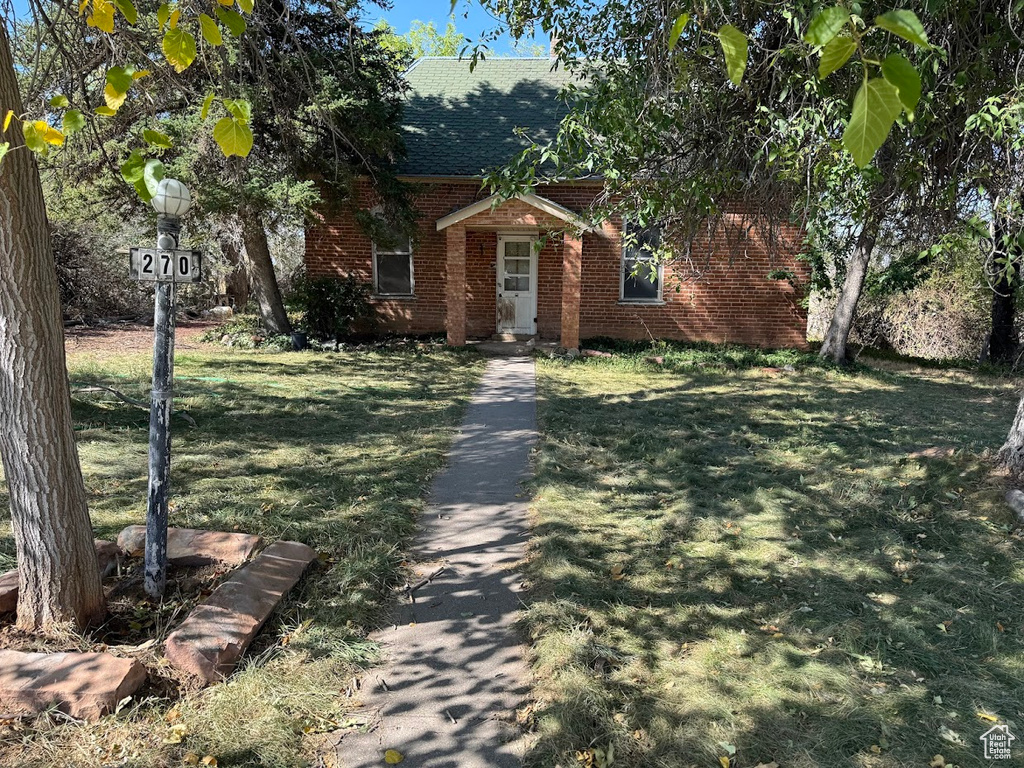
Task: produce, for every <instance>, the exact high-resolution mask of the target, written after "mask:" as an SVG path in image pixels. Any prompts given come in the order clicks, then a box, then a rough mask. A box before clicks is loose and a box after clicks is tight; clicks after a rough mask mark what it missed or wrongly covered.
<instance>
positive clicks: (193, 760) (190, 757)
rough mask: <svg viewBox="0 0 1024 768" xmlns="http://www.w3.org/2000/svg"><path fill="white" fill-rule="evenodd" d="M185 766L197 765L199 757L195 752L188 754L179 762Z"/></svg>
mask: <svg viewBox="0 0 1024 768" xmlns="http://www.w3.org/2000/svg"><path fill="white" fill-rule="evenodd" d="M181 761H182V762H183V763H184V764H185V765H199V755H197V754H196V753H195V752H189V753H188V754H186V755H185V757H183V758H182V760H181Z"/></svg>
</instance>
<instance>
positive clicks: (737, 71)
mask: <svg viewBox="0 0 1024 768" xmlns="http://www.w3.org/2000/svg"><path fill="white" fill-rule="evenodd" d="M718 41H719V42H720V43H721V44H722V53H724V54H725V69H726V71H727V72H728V73H729V79H730V80H732V82H733V85H739V84H740V83H741V82H743V73H744V72H746V71H747V36H746V35H744V34H743V33H742V32H740V31H739V30H738V29H736V27H734V26H733V25H732V24H726V25H725V26H724V27H722V28H721V29H720V30H718Z"/></svg>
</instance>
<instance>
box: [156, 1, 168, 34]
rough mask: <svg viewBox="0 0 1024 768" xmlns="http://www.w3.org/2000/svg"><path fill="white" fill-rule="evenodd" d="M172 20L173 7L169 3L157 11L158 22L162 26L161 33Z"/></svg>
mask: <svg viewBox="0 0 1024 768" xmlns="http://www.w3.org/2000/svg"><path fill="white" fill-rule="evenodd" d="M170 18H171V6H170V5H169V4H168V3H164V4H163V5H161V6H160V7H159V8H157V11H156V20H157V23H158V24H160V31H161V32H163V31H164V27H166V26H167V20H168V19H170Z"/></svg>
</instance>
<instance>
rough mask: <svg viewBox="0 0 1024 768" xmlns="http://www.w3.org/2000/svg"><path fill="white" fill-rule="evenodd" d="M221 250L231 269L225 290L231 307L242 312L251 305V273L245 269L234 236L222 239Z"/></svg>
mask: <svg viewBox="0 0 1024 768" xmlns="http://www.w3.org/2000/svg"><path fill="white" fill-rule="evenodd" d="M220 249H221V253H223V254H224V260H225V261H226V262H227V263H228V266H229V267H231V271H230V272H229V273H228V276H227V278H226V280H225V281H224V282H225V286H224V288H225V290H226V292H227V295H228V298H229V299H230V300H231V305H232V306H233V307H234V309H235V310H236V311H241V310H242V309H244V308H245V305H246V304H248V303H249V271H248V270H247V269H246V268H245V261H244V260H243V259H242V254H241V253H240V252H239V250H238V245H237V242H236V241H235V239H234V237H233V236H231V235H229V236H227V237H222V238H221V241H220Z"/></svg>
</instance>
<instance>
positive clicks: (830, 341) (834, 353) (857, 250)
mask: <svg viewBox="0 0 1024 768" xmlns="http://www.w3.org/2000/svg"><path fill="white" fill-rule="evenodd" d="M877 240H878V220H877V219H876V218H875V217H874V216H871V215H870V214H869V217H868V218H867V220H866V221H865V223H864V226H863V227H862V228H861V231H860V235H858V236H857V243H856V245H855V246H854V249H853V254H851V256H850V261H849V263H848V264H847V265H846V278H845V279H844V280H843V288H842V290H841V291H840V292H839V301H838V303H837V304H836V308H835V311H834V312H833V313H832V322H831V323H830V324H829V327H828V333H826V334H825V341H824V342H823V343H822V345H821V352H820V355H821V357H823V358H829V359H831V360H832V361H834V362H836V363H840V364H842V363H845V362H846V361H847V352H846V344H847V342H848V341H849V339H850V331H851V330H852V328H853V319H854V317H855V316H856V312H857V302H859V301H860V294H861V291H863V289H864V279H865V278H866V277H867V274H868V265H869V264H870V263H871V253H872V252H873V251H874V250H875V242H876V241H877Z"/></svg>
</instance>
